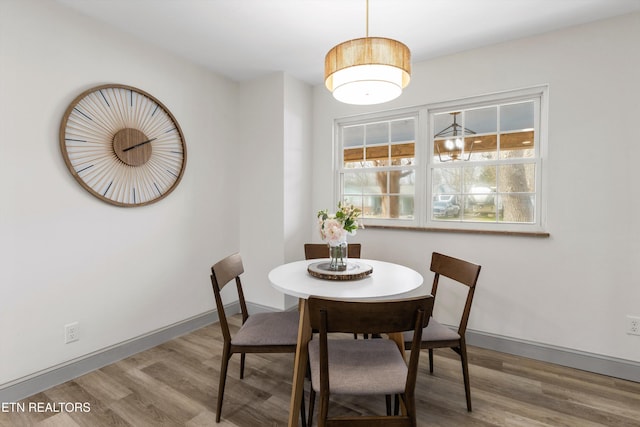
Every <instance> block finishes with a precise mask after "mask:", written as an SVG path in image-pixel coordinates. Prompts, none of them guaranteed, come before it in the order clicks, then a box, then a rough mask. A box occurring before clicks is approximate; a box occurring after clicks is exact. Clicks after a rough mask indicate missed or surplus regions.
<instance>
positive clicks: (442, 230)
mask: <svg viewBox="0 0 640 427" xmlns="http://www.w3.org/2000/svg"><path fill="white" fill-rule="evenodd" d="M366 228H368V229H371V228H373V229H379V230H399V231H425V232H429V233H434V232H435V233H465V234H493V235H499V236H523V237H550V236H551V234H549V233H548V232H543V231H499V230H463V229H460V228H435V227H404V226H396V225H367V226H366Z"/></svg>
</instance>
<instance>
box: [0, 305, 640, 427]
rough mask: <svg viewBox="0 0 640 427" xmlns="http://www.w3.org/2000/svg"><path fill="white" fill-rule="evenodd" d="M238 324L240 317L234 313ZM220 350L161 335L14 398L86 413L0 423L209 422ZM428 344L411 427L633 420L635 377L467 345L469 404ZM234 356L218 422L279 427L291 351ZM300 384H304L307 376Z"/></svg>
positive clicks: (206, 332) (364, 403)
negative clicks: (85, 407)
mask: <svg viewBox="0 0 640 427" xmlns="http://www.w3.org/2000/svg"><path fill="white" fill-rule="evenodd" d="M231 323H232V327H234V328H237V327H238V326H239V323H240V317H239V316H234V317H233V319H232V320H231ZM221 353H222V336H221V333H220V327H219V325H218V324H214V325H211V326H207V327H205V328H202V329H200V330H198V331H195V332H193V333H190V334H188V335H185V336H182V337H180V338H177V339H174V340H172V341H169V342H167V343H165V344H162V345H160V346H158V347H155V348H152V349H150V350H147V351H144V352H142V353H139V354H136V355H134V356H132V357H129V358H127V359H124V360H122V361H120V362H117V363H114V364H112V365H109V366H106V367H104V368H102V369H100V370H98V371H95V372H92V373H89V374H87V375H83V376H81V377H79V378H77V379H75V380H73V381H69V382H67V383H64V384H61V385H59V386H56V387H53V388H51V389H49V390H46V391H44V392H42V393H39V394H37V395H34V396H31V397H30V398H28V399H25V400H23V401H21V402H18V403H21V404H24V405H25V407H26V408H28V405H29V402H32V403H37V404H41V405H44V404H46V403H55V402H81V403H82V402H88V403H89V404H90V412H88V413H87V412H84V413H83V412H69V413H67V412H58V413H51V412H49V413H42V412H36V413H18V412H15V411H14V412H9V413H6V412H4V413H0V426H2V427H19V426H39V427H45V426H47V427H48V426H52V427H55V426H62V427H69V426H71V427H74V426H91V427H94V426H134V427H144V426H189V427H197V426H215V425H216V423H215V414H214V407H215V399H216V396H217V385H218V372H219V369H220V355H221ZM435 353H436V357H435V372H434V374H433V375H430V374H429V368H428V357H426V352H425V353H424V354H423V356H424V357H421V361H420V369H419V373H418V381H417V389H416V395H417V407H418V426H456V427H457V426H536V427H539V426H554V427H555V426H577V427H578V426H579V427H589V426H611V427H622V426H640V383H635V382H630V381H624V380H619V379H615V378H610V377H606V376H602V375H596V374H591V373H587V372H583V371H579V370H574V369H568V368H564V367H560V366H556V365H552V364H548V363H542V362H537V361H534V360H530V359H525V358H521V357H516V356H511V355H507V354H503V353H497V352H494V351H489V350H484V349H480V348H475V347H471V348H469V356H470V362H471V365H470V371H471V389H472V390H471V393H472V400H473V412H467V410H466V406H465V398H464V388H463V385H462V376H461V369H460V364H459V359H457V356H456V355H455V354H454V353H453V352H452V351H451V350H448V349H444V350H439V351H438V350H436V352H435ZM239 360H240V358H239V356H237V355H235V356H233V357H232V360H231V364H230V368H229V377H228V379H227V389H226V392H225V401H224V405H223V409H222V420H221V422H220V424H217V425H218V426H221V427H225V426H238V427H254V426H286V422H287V410H288V407H289V394H290V392H291V377H292V370H293V355H291V354H288V355H287V354H282V355H280V354H276V355H270V354H265V355H256V354H252V355H248V356H247V366H246V372H245V379H244V380H242V381H241V380H239ZM307 389H308V384H307ZM330 408H331V410H332V411H336V412H333V413H337V412H340V413H344V414H347V413H354V412H355V413H384V398H382V397H381V398H380V399H379V400H375V399H370V398H364V399H363V398H356V397H349V398H346V399H343V400H340V401H335V403H333V404H332V405H331V406H330Z"/></svg>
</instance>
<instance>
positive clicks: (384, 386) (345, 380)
mask: <svg viewBox="0 0 640 427" xmlns="http://www.w3.org/2000/svg"><path fill="white" fill-rule="evenodd" d="M328 348H329V389H330V392H331V393H337V394H359V395H362V394H396V393H404V387H405V383H406V379H407V364H406V363H405V361H404V359H403V358H402V355H401V354H400V351H398V346H397V345H396V343H395V342H394V341H391V340H388V339H370V340H354V339H330V340H328ZM309 364H310V365H311V384H312V385H313V389H314V390H315V391H316V392H319V391H320V340H319V339H314V340H312V341H310V342H309Z"/></svg>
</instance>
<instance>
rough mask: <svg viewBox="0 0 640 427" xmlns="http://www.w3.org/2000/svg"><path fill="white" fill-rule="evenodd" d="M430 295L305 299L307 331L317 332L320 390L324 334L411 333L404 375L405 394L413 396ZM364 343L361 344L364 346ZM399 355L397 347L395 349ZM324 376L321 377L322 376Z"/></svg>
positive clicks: (325, 366)
mask: <svg viewBox="0 0 640 427" xmlns="http://www.w3.org/2000/svg"><path fill="white" fill-rule="evenodd" d="M433 301H434V298H433V296H431V295H426V296H421V297H415V298H407V299H399V300H384V301H338V300H332V299H326V298H319V297H314V296H311V297H309V301H308V304H309V320H310V324H311V328H312V329H313V330H317V331H319V340H320V343H319V345H320V361H321V366H320V372H321V382H323V383H324V384H321V387H323V388H324V387H326V389H327V390H328V388H329V376H328V350H327V348H328V346H327V334H329V333H332V332H346V333H361V334H364V333H368V334H373V333H391V332H405V331H413V342H412V346H411V350H412V351H411V356H410V359H409V367H408V373H407V381H406V383H405V384H406V385H405V387H406V390H405V392H406V393H407V394H409V395H413V390H414V388H415V380H416V373H417V370H418V360H419V356H420V342H421V339H422V328H424V327H426V326H427V324H428V322H429V318H430V317H431V313H432V311H433ZM366 341H367V340H361V342H363V343H366ZM398 351H400V347H399V349H398ZM323 371H324V372H325V374H324V375H323V374H322V372H323Z"/></svg>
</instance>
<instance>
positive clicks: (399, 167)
mask: <svg viewBox="0 0 640 427" xmlns="http://www.w3.org/2000/svg"><path fill="white" fill-rule="evenodd" d="M546 93H547V88H546V87H538V88H531V89H525V90H521V91H513V92H511V93H504V94H497V95H490V96H484V97H476V98H472V99H467V100H462V101H456V102H448V103H440V104H437V105H428V106H424V107H420V108H416V109H414V110H411V111H408V110H405V111H406V114H404V113H398V112H397V111H396V112H391V113H390V114H388V115H386V117H385V116H383V115H381V114H375V115H371V116H369V117H366V118H362V116H361V117H359V118H357V119H352V120H348V119H345V120H343V121H338V122H337V126H336V132H337V133H336V143H337V147H338V156H337V158H336V159H337V163H336V172H337V174H336V178H337V180H336V190H337V193H336V194H337V198H338V200H344V199H346V200H347V201H348V202H349V203H353V204H355V205H356V206H358V207H360V208H361V209H362V210H363V219H364V222H365V224H370V225H372V224H385V225H394V224H397V225H413V226H417V227H427V228H444V229H449V228H453V229H457V228H460V229H469V230H473V229H480V230H484V229H486V230H496V231H500V230H502V231H525V232H526V231H531V232H538V231H544V230H543V228H544V227H543V218H542V215H543V207H544V206H543V205H544V204H543V201H544V200H543V198H542V182H543V177H542V169H541V165H542V157H543V153H542V150H541V142H540V141H541V140H542V137H541V129H545V128H546V122H544V118H545V117H546V102H547V100H546ZM453 113H457V114H455V119H456V120H455V121H456V125H457V126H456V133H455V135H454V134H453V132H451V131H452V130H453V128H450V129H449V130H450V132H449V134H446V133H441V132H442V131H443V130H444V129H446V128H447V127H451V125H452V124H453V118H454V114H453ZM453 137H456V138H457V139H459V140H460V141H458V147H460V148H461V149H460V152H459V153H458V155H457V157H456V158H455V159H452V158H451V157H452V156H451V155H450V153H448V152H447V149H446V146H445V143H446V140H447V139H452V138H453ZM438 144H440V145H438ZM454 147H455V143H454Z"/></svg>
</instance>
